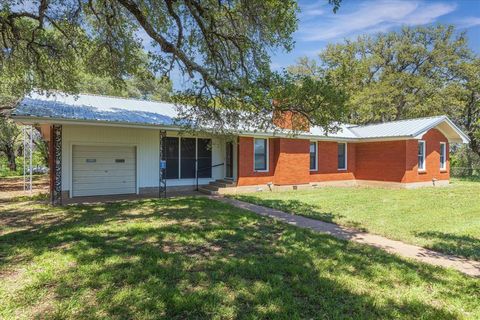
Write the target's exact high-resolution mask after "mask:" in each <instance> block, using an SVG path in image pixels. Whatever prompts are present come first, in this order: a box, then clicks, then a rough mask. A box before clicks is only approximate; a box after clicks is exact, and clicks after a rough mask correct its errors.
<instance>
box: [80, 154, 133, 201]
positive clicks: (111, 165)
mask: <svg viewBox="0 0 480 320" xmlns="http://www.w3.org/2000/svg"><path fill="white" fill-rule="evenodd" d="M87 159H91V160H90V161H91V162H89V161H88V160H87ZM117 159H122V160H123V161H124V162H117V161H116V160H117ZM72 167H73V168H72V173H73V175H72V189H73V190H72V194H73V196H91V195H108V194H128V193H135V192H136V152H135V147H124V146H84V145H81V146H77V145H74V146H73V150H72Z"/></svg>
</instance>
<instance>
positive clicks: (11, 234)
mask: <svg viewBox="0 0 480 320" xmlns="http://www.w3.org/2000/svg"><path fill="white" fill-rule="evenodd" d="M35 317H37V318H42V319H49V318H51V319H96V318H102V319H107V318H108V319H156V318H164V319H200V318H202V319H203V318H205V319H212V318H213V319H238V318H240V319H262V318H263V319H300V318H302V319H309V318H315V319H319V318H321V319H345V318H355V319H362V318H363V319H371V318H384V319H386V318H390V319H394V318H395V319H398V318H400V319H419V318H422V319H457V318H458V319H463V318H470V319H475V318H476V319H478V318H479V317H480V279H475V278H470V277H467V276H464V275H462V274H460V273H458V272H456V271H453V270H446V269H442V268H438V267H432V266H429V265H423V264H419V263H416V262H412V261H407V260H403V259H401V258H399V257H396V256H393V255H389V254H387V253H384V252H383V251H380V250H377V249H374V248H371V247H367V246H362V245H359V244H355V243H349V242H346V241H341V240H337V239H335V238H332V237H329V236H326V235H320V234H315V233H313V232H310V231H308V230H303V229H299V228H295V227H293V226H289V225H285V224H281V223H279V222H275V221H273V220H269V219H267V218H262V217H259V216H256V215H254V214H253V213H250V212H247V211H243V210H240V209H236V208H233V207H231V206H228V205H226V204H222V203H219V202H215V201H212V200H208V199H206V198H177V199H167V200H142V201H137V202H121V203H116V204H105V205H92V206H70V207H66V208H52V207H50V206H48V205H44V204H39V203H38V202H26V200H25V198H19V199H17V200H11V201H9V202H0V318H1V319H13V318H15V319H22V318H26V319H31V318H35Z"/></svg>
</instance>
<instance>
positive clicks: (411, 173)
mask: <svg viewBox="0 0 480 320" xmlns="http://www.w3.org/2000/svg"><path fill="white" fill-rule="evenodd" d="M421 140H424V141H425V143H426V155H425V164H426V167H425V171H424V172H419V171H418V159H417V152H418V140H409V141H407V142H406V158H407V160H406V171H405V176H404V178H403V180H402V182H425V181H432V179H433V178H435V179H437V180H448V179H450V154H449V152H448V150H449V144H448V139H447V138H446V137H445V136H444V135H443V133H441V132H440V131H438V130H437V129H431V130H429V131H428V132H427V133H425V134H424V135H423V137H422V139H421ZM440 142H445V143H446V144H447V146H446V150H447V166H446V167H447V168H446V170H440Z"/></svg>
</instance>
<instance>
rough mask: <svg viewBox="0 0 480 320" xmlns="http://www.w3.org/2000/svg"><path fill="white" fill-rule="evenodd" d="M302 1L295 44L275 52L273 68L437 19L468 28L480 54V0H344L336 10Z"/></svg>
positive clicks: (314, 0)
mask: <svg viewBox="0 0 480 320" xmlns="http://www.w3.org/2000/svg"><path fill="white" fill-rule="evenodd" d="M299 5H300V10H301V12H300V14H299V17H298V18H299V25H298V30H297V32H295V34H294V36H293V38H294V40H295V48H294V49H293V50H292V51H290V52H288V53H286V52H278V53H276V54H275V55H274V56H272V64H271V66H272V69H275V70H281V69H282V68H285V67H287V66H289V65H292V64H295V61H296V60H297V59H298V58H299V57H302V56H308V57H311V58H314V57H316V56H317V55H318V53H319V52H320V51H321V50H322V49H323V48H325V46H326V45H327V44H328V43H336V42H342V41H343V40H345V39H352V38H355V37H356V36H358V35H361V34H375V33H378V32H387V31H394V30H399V29H400V28H401V27H402V26H419V25H422V26H427V25H432V24H438V23H441V24H453V25H455V26H456V28H457V29H458V30H459V31H465V32H466V34H467V37H468V40H469V45H470V47H471V49H472V50H474V51H475V52H477V53H478V54H480V0H443V1H441V0H343V1H342V3H341V6H340V8H339V10H338V11H337V13H336V14H334V13H333V11H332V6H330V5H328V1H327V0H301V1H300V3H299Z"/></svg>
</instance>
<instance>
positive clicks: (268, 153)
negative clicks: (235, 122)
mask: <svg viewBox="0 0 480 320" xmlns="http://www.w3.org/2000/svg"><path fill="white" fill-rule="evenodd" d="M255 140H266V141H267V143H266V145H267V149H266V150H265V153H266V157H265V158H266V160H265V161H266V166H265V167H266V169H265V170H256V169H255ZM269 140H270V139H268V138H253V171H254V172H268V171H269V169H270V168H269V165H270V157H269V156H270V141H269Z"/></svg>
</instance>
